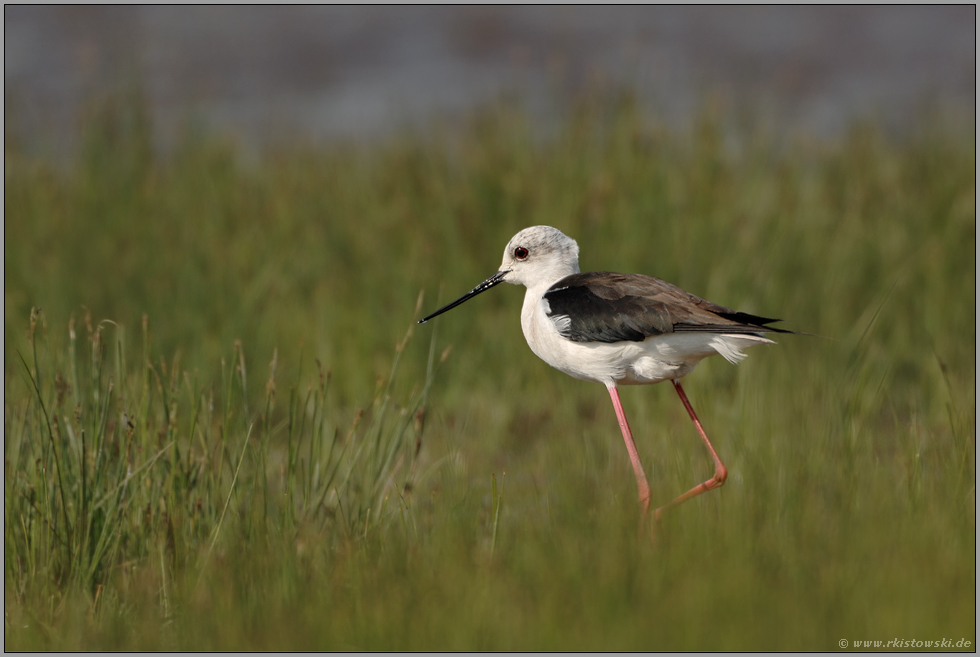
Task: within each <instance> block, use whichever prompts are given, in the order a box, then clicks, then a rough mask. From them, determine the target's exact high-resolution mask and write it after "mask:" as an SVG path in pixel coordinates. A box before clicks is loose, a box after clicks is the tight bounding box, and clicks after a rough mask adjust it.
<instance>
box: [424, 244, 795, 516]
mask: <svg viewBox="0 0 980 657" xmlns="http://www.w3.org/2000/svg"><path fill="white" fill-rule="evenodd" d="M498 283H513V284H515V285H524V286H525V287H526V288H527V294H525V296H524V307H523V308H522V309H521V328H522V329H524V337H525V338H526V339H527V344H528V346H529V347H531V351H533V352H534V353H535V355H537V356H538V357H539V358H541V359H542V360H543V361H544V362H546V363H548V364H549V365H551V366H552V367H554V368H555V369H558V370H561V371H562V372H564V373H566V374H569V375H571V376H573V377H575V378H576V379H583V380H585V381H596V382H598V383H601V384H603V385H605V386H606V389H607V390H608V391H609V397H610V398H611V399H612V404H613V408H615V409H616V418H617V419H618V420H619V428H620V429H621V430H622V432H623V440H625V441H626V450H627V451H628V452H629V455H630V461H632V463H633V471H634V473H635V474H636V485H637V488H638V489H639V498H640V507H641V510H642V512H643V514H644V515H646V513H647V512H648V511H649V509H650V486H649V484H648V483H647V478H646V475H645V474H644V472H643V466H642V465H641V464H640V457H639V456H638V455H637V452H636V445H635V444H634V442H633V435H632V433H630V427H629V424H628V423H627V421H626V414H625V413H624V412H623V405H622V403H620V401H619V392H618V390H617V386H619V385H642V384H653V383H660V382H661V381H670V382H671V383H673V384H674V389H675V390H676V391H677V394H678V395H679V396H680V398H681V402H683V403H684V408H686V409H687V412H688V414H689V415H690V416H691V420H692V421H693V422H694V426H695V427H696V428H697V430H698V433H699V434H701V438H702V439H703V440H704V444H705V445H706V446H707V447H708V451H709V452H710V453H711V458H712V460H713V461H714V464H715V473H714V475H713V476H712V477H711V479H708V480H707V481H705V482H704V483H701V484H698V485H697V486H695V487H694V488H692V489H691V490H689V491H687V492H686V493H683V494H682V495H679V496H678V497H677V498H676V499H674V500H673V501H672V502H670V503H668V504H666V505H664V506H662V507H660V508H658V509H657V510H656V511H655V514H656V517H657V518H659V517H660V514H661V512H663V511H665V510H667V509H669V508H671V507H674V506H676V505H678V504H680V503H681V502H684V501H685V500H688V499H690V498H692V497H695V496H696V495H700V494H701V493H705V492H707V491H709V490H711V489H712V488H718V487H719V486H721V485H722V484H724V483H725V479H726V478H727V477H728V469H727V468H726V467H725V465H724V463H722V462H721V459H720V458H718V453H717V452H716V451H715V448H714V447H712V445H711V441H710V440H708V435H707V434H706V433H705V431H704V427H703V426H702V425H701V421H700V420H698V416H697V415H696V414H695V413H694V409H693V408H692V407H691V403H690V402H689V401H688V399H687V395H686V394H684V388H682V387H681V382H680V380H681V378H682V377H684V376H686V375H688V374H690V373H691V371H692V370H693V369H694V366H695V365H697V364H698V362H699V361H700V360H701V359H702V358H706V357H708V356H711V355H714V354H720V355H721V356H723V357H724V358H725V359H726V360H728V361H729V362H731V363H738V362H739V361H740V360H742V359H743V358H745V354H744V353H742V350H743V349H746V348H748V347H754V346H755V345H759V344H773V341H772V340H770V339H768V338H767V337H765V336H764V335H763V333H767V332H773V333H795V331H789V330H786V329H780V328H774V327H771V326H766V325H767V324H771V323H772V322H777V321H779V320H777V319H769V318H766V317H758V316H756V315H749V314H748V313H742V312H737V311H734V310H731V309H730V308H726V307H724V306H719V305H718V304H716V303H711V302H710V301H705V300H704V299H701V298H699V297H696V296H694V295H693V294H689V293H687V292H685V291H684V290H682V289H680V288H679V287H677V286H676V285H671V284H670V283H668V282H666V281H663V280H660V279H659V278H653V277H652V276H644V275H642V274H616V273H612V272H606V271H594V272H587V273H580V272H579V265H578V243H576V241H575V240H573V239H572V238H570V237H568V236H567V235H565V234H564V233H562V232H561V231H560V230H558V229H556V228H552V227H551V226H532V227H531V228H525V229H524V230H522V231H521V232H519V233H517V234H516V235H514V237H513V238H512V239H511V240H510V242H509V243H508V244H507V248H505V249H504V258H503V262H502V263H501V265H500V270H499V271H498V272H497V273H496V274H494V275H493V276H491V277H490V278H488V279H487V280H485V281H483V282H482V283H480V284H479V285H477V286H476V287H475V288H473V289H472V290H471V291H469V292H467V293H466V294H464V295H463V296H461V297H460V298H459V299H457V300H456V301H453V302H452V303H450V304H449V305H447V306H444V307H443V308H440V309H439V310H437V311H436V312H434V313H432V314H431V315H429V316H428V317H425V318H424V319H422V320H420V321H419V323H420V324H422V323H424V322H427V321H429V320H430V319H432V318H433V317H435V316H436V315H440V314H442V313H444V312H446V311H447V310H450V309H452V308H455V307H456V306H458V305H460V304H461V303H463V302H464V301H467V300H468V299H471V298H473V297H475V296H476V295H478V294H480V293H481V292H485V291H486V290H489V289H490V288H492V287H493V286H495V285H497V284H498Z"/></svg>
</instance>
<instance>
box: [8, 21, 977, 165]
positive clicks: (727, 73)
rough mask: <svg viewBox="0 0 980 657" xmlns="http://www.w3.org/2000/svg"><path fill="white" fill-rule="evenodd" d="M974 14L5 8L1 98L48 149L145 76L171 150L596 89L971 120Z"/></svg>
mask: <svg viewBox="0 0 980 657" xmlns="http://www.w3.org/2000/svg"><path fill="white" fill-rule="evenodd" d="M975 16H976V14H975V8H974V7H973V6H972V5H964V6H939V7H923V6H920V7H908V6H906V7H887V6H877V7H868V6H865V7H514V6H491V7H282V8H279V7H82V6H46V7H31V6H9V5H8V6H6V7H5V8H4V37H5V38H4V90H5V94H6V97H7V99H8V108H9V107H10V105H9V100H10V99H11V97H13V98H16V99H17V101H18V103H19V104H18V105H17V106H16V107H18V108H19V109H20V111H19V113H18V119H19V121H18V124H17V125H18V130H23V131H26V133H27V134H28V135H30V136H31V138H32V140H33V141H35V144H36V145H37V146H39V147H41V148H43V149H46V150H48V151H55V152H58V151H64V149H70V148H71V147H72V145H73V144H75V143H76V141H77V134H76V128H77V121H76V119H77V116H78V110H79V108H80V106H81V105H82V104H83V103H84V102H85V101H86V99H89V98H91V97H92V96H93V95H95V94H98V93H100V92H104V91H105V90H106V89H109V88H112V87H113V86H114V85H118V84H119V83H121V82H125V81H130V82H132V81H135V80H138V81H139V82H140V84H141V85H142V88H143V93H144V94H145V97H146V100H147V102H148V103H149V107H150V110H151V112H152V116H153V129H154V136H155V142H156V143H157V145H158V146H166V145H167V144H169V143H172V141H173V138H174V134H175V130H176V129H177V126H178V125H179V123H180V122H181V121H182V120H184V119H187V117H188V116H193V117H195V119H196V120H197V121H199V122H203V123H206V124H207V125H210V126H213V127H215V128H218V129H220V130H222V131H230V132H233V133H235V134H237V135H240V136H241V137H242V138H244V139H245V140H246V141H247V142H248V143H250V144H253V145H254V144H261V143H263V142H267V141H268V140H270V139H274V138H276V137H284V136H286V137H296V136H301V137H302V138H304V139H314V140H317V139H336V138H343V139H355V138H356V139H363V138H368V137H378V136H382V135H386V134H389V133H390V132H391V131H392V130H393V129H396V128H401V127H404V126H405V125H416V126H426V125H428V124H430V123H431V122H433V121H437V120H438V121H444V120H448V119H451V118H453V117H457V116H459V115H461V114H465V112H467V111H468V110H472V109H473V108H476V107H479V106H480V105H481V104H482V103H486V102H487V101H488V100H490V99H494V98H496V97H498V96H500V95H501V94H512V95H515V96H518V97H520V98H521V99H522V101H523V102H524V103H525V107H526V108H527V110H528V111H529V112H530V113H531V114H532V115H533V116H534V117H535V118H536V119H538V120H541V121H544V122H548V121H552V120H554V119H555V118H556V117H559V116H561V114H562V111H563V109H564V108H565V107H566V105H567V103H568V101H569V99H570V98H572V97H574V96H575V94H578V93H581V92H582V91H583V90H584V89H586V88H587V87H590V85H592V86H594V85H595V84H606V85H607V86H616V85H619V86H623V87H629V88H630V89H632V90H633V91H634V92H635V93H636V94H637V96H638V97H639V98H640V100H641V101H642V103H643V105H644V107H646V108H647V109H648V110H650V111H655V112H656V113H657V114H658V116H661V117H663V118H666V119H668V120H670V121H672V122H675V123H677V122H683V121H685V120H686V119H688V118H689V117H690V116H691V114H692V113H693V112H694V111H695V109H696V108H698V107H699V106H700V105H701V102H702V100H703V99H704V96H705V95H706V94H709V93H710V94H716V95H720V96H722V97H723V98H725V99H726V100H727V101H728V102H730V103H731V104H732V105H733V106H736V107H737V106H741V105H748V106H751V108H752V110H753V111H755V112H760V113H761V114H762V115H763V116H764V117H765V118H766V119H767V120H768V121H769V122H771V124H772V125H773V126H777V127H779V128H782V129H786V128H792V129H796V130H805V131H808V132H812V133H815V134H818V135H824V136H826V135H832V134H835V133H838V132H839V131H841V130H842V129H843V128H844V127H845V126H846V125H847V124H848V122H849V121H851V120H852V119H854V118H855V117H869V116H873V117H874V118H875V119H876V120H880V121H882V122H883V123H884V125H885V126H887V127H888V128H889V129H892V130H901V129H903V128H907V127H908V126H909V124H910V121H911V120H912V119H913V118H914V116H915V115H916V114H917V113H919V112H921V111H922V110H923V108H924V107H928V108H929V109H933V110H934V109H935V108H936V106H939V107H942V108H943V109H944V111H946V110H948V111H959V112H963V113H965V114H972V108H973V102H974V95H975V88H976V86H975V74H976V67H975V45H976V28H975Z"/></svg>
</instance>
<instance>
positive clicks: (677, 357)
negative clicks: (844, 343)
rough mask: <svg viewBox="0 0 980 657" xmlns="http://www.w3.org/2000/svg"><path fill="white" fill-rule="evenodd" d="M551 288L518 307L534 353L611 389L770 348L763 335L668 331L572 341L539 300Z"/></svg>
mask: <svg viewBox="0 0 980 657" xmlns="http://www.w3.org/2000/svg"><path fill="white" fill-rule="evenodd" d="M548 287H549V286H547V285H542V286H535V287H534V288H528V290H527V294H526V295H525V296H524V306H523V308H522V309H521V328H522V329H523V331H524V337H525V338H526V339H527V343H528V346H530V347H531V351H533V352H534V354H535V355H536V356H537V357H538V358H540V359H541V360H543V361H544V362H546V363H548V364H549V365H551V366H552V367H554V368H555V369H557V370H560V371H562V372H564V373H566V374H568V375H569V376H573V377H575V378H576V379H583V380H586V381H598V382H599V383H603V384H605V385H607V386H609V385H629V384H650V383H659V382H661V381H667V380H670V379H679V378H681V377H683V376H686V375H687V374H690V372H691V371H692V370H693V369H694V366H695V365H697V363H698V362H699V361H700V360H701V359H702V358H706V357H708V356H712V355H715V354H721V355H722V356H724V357H725V359H726V360H728V361H729V362H732V363H737V362H738V361H740V360H741V359H742V358H744V357H745V354H743V353H742V349H745V348H747V347H751V346H754V345H757V344H772V340H769V339H768V338H765V337H763V336H761V335H745V334H739V335H724V334H721V335H720V334H715V333H699V332H691V333H667V334H664V335H656V336H651V337H649V338H647V339H646V340H644V341H642V342H630V341H622V342H612V343H608V342H574V341H572V340H569V339H567V338H564V337H562V336H561V334H560V333H559V332H558V331H559V328H561V326H562V323H563V322H566V323H567V322H569V321H570V320H569V319H568V318H567V317H560V316H559V317H549V316H548V311H549V307H548V302H547V300H545V299H544V298H543V295H544V293H545V292H546V291H547V289H548Z"/></svg>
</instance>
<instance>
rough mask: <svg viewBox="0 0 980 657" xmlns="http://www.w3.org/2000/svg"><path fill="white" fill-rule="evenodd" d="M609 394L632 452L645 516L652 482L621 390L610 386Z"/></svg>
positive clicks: (641, 505) (629, 449)
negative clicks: (637, 449) (634, 435)
mask: <svg viewBox="0 0 980 657" xmlns="http://www.w3.org/2000/svg"><path fill="white" fill-rule="evenodd" d="M608 390H609V396H610V397H611V398H612V403H613V408H615V409H616V419H617V420H619V428H620V429H621V430H622V432H623V440H625V441H626V451H627V452H629V453H630V461H632V462H633V472H634V473H635V474H636V487H637V488H638V489H639V493H640V510H641V511H642V512H643V515H644V516H645V515H646V514H647V512H648V511H649V510H650V484H648V483H647V476H646V474H644V473H643V466H642V465H640V456H639V454H637V453H636V444H635V443H634V442H633V434H632V433H630V425H629V424H628V423H627V422H626V413H624V412H623V404H622V403H621V402H620V401H619V391H618V390H617V389H616V386H609V387H608Z"/></svg>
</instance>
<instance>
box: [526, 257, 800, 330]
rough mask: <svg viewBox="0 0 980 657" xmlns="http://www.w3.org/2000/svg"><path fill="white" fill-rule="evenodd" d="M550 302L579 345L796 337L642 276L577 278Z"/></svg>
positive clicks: (556, 288) (558, 288)
mask: <svg viewBox="0 0 980 657" xmlns="http://www.w3.org/2000/svg"><path fill="white" fill-rule="evenodd" d="M544 300H545V301H546V302H547V303H548V311H547V314H548V317H549V318H550V319H551V320H552V322H554V324H555V327H556V328H557V329H558V332H559V334H561V335H562V337H564V338H567V339H569V340H572V341H573V342H621V341H631V342H642V341H643V340H645V339H646V338H648V337H650V336H654V335H663V334H665V333H673V332H687V331H700V332H708V333H753V334H760V333H763V332H767V331H774V332H777V333H792V331H786V330H785V329H777V328H772V327H766V326H764V325H765V324H769V323H771V322H776V321H779V320H776V319H769V318H767V317H759V316H757V315H750V314H748V313H742V312H737V311H735V310H732V309H730V308H726V307H725V306H720V305H718V304H715V303H711V302H710V301H705V300H704V299H701V298H700V297H696V296H694V295H693V294H689V293H688V292H685V291H684V290H682V289H681V288H679V287H677V286H676V285H672V284H670V283H668V282H666V281H663V280H661V279H659V278H653V277H652V276H643V275H641V274H615V273H611V272H587V273H582V274H572V275H571V276H566V277H565V278H563V279H561V280H560V281H558V282H557V283H555V284H554V285H552V286H551V287H550V288H548V291H547V292H545V294H544Z"/></svg>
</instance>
